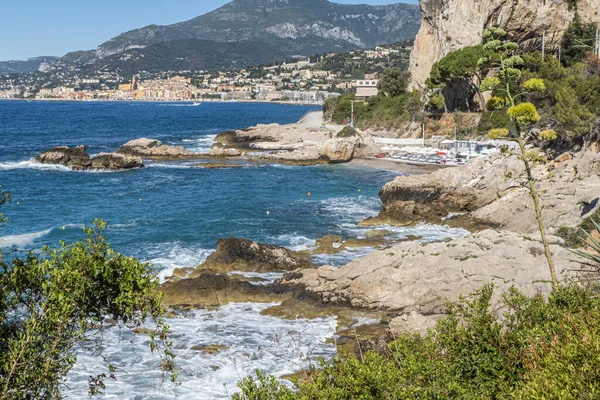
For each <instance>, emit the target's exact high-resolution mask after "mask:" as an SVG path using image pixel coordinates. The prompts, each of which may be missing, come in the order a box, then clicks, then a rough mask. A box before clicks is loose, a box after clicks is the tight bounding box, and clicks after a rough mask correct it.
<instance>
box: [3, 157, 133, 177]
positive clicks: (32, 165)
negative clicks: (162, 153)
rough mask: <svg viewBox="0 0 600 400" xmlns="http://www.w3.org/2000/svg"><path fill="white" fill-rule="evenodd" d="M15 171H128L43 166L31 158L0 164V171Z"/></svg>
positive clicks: (99, 172)
mask: <svg viewBox="0 0 600 400" xmlns="http://www.w3.org/2000/svg"><path fill="white" fill-rule="evenodd" d="M15 169H35V170H39V171H61V172H77V173H82V174H116V173H119V172H125V171H127V170H116V171H111V170H105V169H87V170H76V169H73V168H69V167H67V166H64V165H60V164H42V163H39V162H37V161H35V159H33V158H31V159H30V160H27V161H13V162H3V163H0V171H10V170H15ZM132 169H141V168H132Z"/></svg>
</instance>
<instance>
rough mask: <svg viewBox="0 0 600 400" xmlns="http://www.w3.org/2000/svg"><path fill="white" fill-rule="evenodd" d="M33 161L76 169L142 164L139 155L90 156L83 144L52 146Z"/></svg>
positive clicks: (114, 169) (131, 166) (121, 168)
mask: <svg viewBox="0 0 600 400" xmlns="http://www.w3.org/2000/svg"><path fill="white" fill-rule="evenodd" d="M35 161H36V162H39V163H42V164H55V165H63V166H65V167H69V168H71V169H73V170H76V171H87V170H106V171H122V170H127V169H133V168H142V167H143V166H144V163H143V162H142V159H141V158H140V157H135V156H130V155H126V154H119V153H100V154H97V155H95V156H94V157H90V155H89V154H88V152H87V149H86V147H85V146H77V147H67V146H58V147H54V148H52V149H50V150H47V151H45V152H43V153H42V154H40V155H39V156H37V157H35Z"/></svg>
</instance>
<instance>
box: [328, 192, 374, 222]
mask: <svg viewBox="0 0 600 400" xmlns="http://www.w3.org/2000/svg"><path fill="white" fill-rule="evenodd" d="M320 206H321V208H322V209H323V210H324V211H326V212H327V213H330V214H332V215H334V216H336V217H337V218H338V219H339V220H341V221H344V222H345V221H349V220H350V221H355V222H356V223H358V222H360V221H361V220H363V219H365V218H369V217H374V216H377V214H378V213H379V211H380V210H381V201H380V200H379V199H378V198H376V197H367V196H358V197H332V198H330V199H326V200H322V201H321V202H320Z"/></svg>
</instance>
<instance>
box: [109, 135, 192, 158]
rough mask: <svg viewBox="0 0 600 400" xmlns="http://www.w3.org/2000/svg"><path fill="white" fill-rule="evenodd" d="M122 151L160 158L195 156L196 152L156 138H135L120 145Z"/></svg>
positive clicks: (134, 154)
mask: <svg viewBox="0 0 600 400" xmlns="http://www.w3.org/2000/svg"><path fill="white" fill-rule="evenodd" d="M119 152H120V153H123V154H129V155H133V156H140V157H147V158H160V159H178V158H186V157H194V156H196V154H195V153H193V152H191V151H189V150H187V149H186V148H185V147H183V146H169V145H166V144H163V143H162V142H161V141H160V140H156V139H148V138H141V139H134V140H130V141H129V142H127V143H125V144H124V145H122V146H121V147H120V150H119Z"/></svg>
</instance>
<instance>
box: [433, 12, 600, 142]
mask: <svg viewBox="0 0 600 400" xmlns="http://www.w3.org/2000/svg"><path fill="white" fill-rule="evenodd" d="M595 32H596V26H595V25H593V24H588V25H585V24H581V23H580V22H578V21H575V22H574V23H573V24H572V25H571V26H570V27H569V29H568V30H567V32H566V33H565V37H564V39H563V44H562V48H563V49H564V50H563V52H562V54H561V58H560V60H559V59H558V58H556V57H552V56H550V55H546V56H545V57H543V56H542V53H541V52H524V51H522V50H521V49H519V48H511V49H510V50H509V51H510V52H511V57H513V58H512V59H511V61H518V65H514V66H510V68H513V69H518V70H519V73H518V76H511V77H510V78H509V79H508V80H509V81H510V82H509V83H510V85H509V88H508V89H512V90H513V92H514V93H515V94H517V96H516V102H517V103H531V104H533V105H534V106H535V107H536V109H537V112H538V113H539V115H540V119H539V120H538V121H534V122H533V123H532V124H531V126H530V128H531V129H534V130H538V131H543V130H545V129H553V130H554V131H555V132H556V133H557V136H558V138H559V143H562V144H564V145H566V146H569V144H575V143H578V142H579V138H581V137H582V136H585V135H588V134H589V133H590V128H591V127H592V125H593V123H594V121H595V120H596V118H598V117H599V116H600V100H599V98H598V96H597V95H595V94H596V93H598V91H599V90H600V70H599V69H598V66H597V60H596V58H595V57H594V56H592V55H591V54H590V51H591V50H592V48H591V45H592V41H593V38H594V36H593V35H595ZM504 36H505V37H503V38H501V39H502V40H506V39H509V38H507V37H506V35H504ZM493 40H494V42H493V44H496V45H500V44H502V43H498V42H496V41H495V40H498V38H494V39H493ZM489 42H490V41H488V43H489ZM492 47H494V46H491V45H489V44H488V45H485V44H482V45H478V46H470V47H465V48H463V49H461V50H457V51H454V52H451V53H449V54H448V55H447V56H445V57H444V58H442V59H441V60H440V61H438V62H437V63H435V64H434V65H433V67H432V70H431V75H430V78H429V79H428V80H427V85H428V87H427V97H428V109H429V111H432V112H439V111H440V110H445V111H450V112H452V111H470V112H473V111H477V112H479V113H480V115H481V118H480V120H479V124H478V125H477V126H476V127H475V128H476V129H475V133H476V134H478V135H483V134H487V132H489V130H490V129H493V128H506V129H509V130H510V128H511V118H510V116H509V115H508V114H507V113H506V112H505V111H506V110H507V109H508V107H509V104H508V102H505V100H509V99H508V98H506V95H505V94H503V93H499V91H501V90H505V85H504V84H503V85H502V88H501V89H500V88H498V87H497V86H495V87H494V88H489V87H488V88H486V89H490V90H487V91H489V92H490V93H491V95H492V97H491V98H489V99H488V100H486V98H485V96H483V92H484V90H482V83H483V80H484V79H485V78H493V77H494V76H495V71H496V70H495V69H494V68H493V67H494V66H498V65H499V62H500V60H499V58H498V56H499V55H498V51H497V49H494V48H492ZM504 50H505V51H508V50H506V49H504ZM517 57H518V58H517ZM480 60H484V61H485V62H480ZM533 79H536V80H537V82H539V83H543V86H544V90H526V91H527V92H526V93H517V91H518V90H519V89H518V87H519V86H521V89H523V87H522V85H523V83H525V82H526V81H530V82H536V81H533ZM489 82H491V81H489V80H488V83H489ZM493 89H497V90H496V91H494V90H493ZM442 100H443V101H442Z"/></svg>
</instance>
